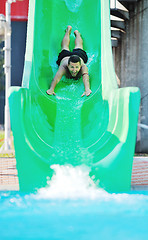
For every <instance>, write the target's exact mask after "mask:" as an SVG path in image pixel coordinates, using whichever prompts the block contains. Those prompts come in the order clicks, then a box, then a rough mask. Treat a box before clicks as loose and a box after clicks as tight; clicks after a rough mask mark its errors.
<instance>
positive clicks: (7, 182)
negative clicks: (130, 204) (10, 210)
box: [0, 156, 148, 191]
mask: <svg viewBox="0 0 148 240" xmlns="http://www.w3.org/2000/svg"><path fill="white" fill-rule="evenodd" d="M131 185H132V186H131V189H132V190H135V191H136V190H148V157H141V156H139V157H138V156H137V157H134V162H133V170H132V181H131ZM18 190H19V183H18V177H17V169H16V160H15V158H14V157H0V191H18Z"/></svg>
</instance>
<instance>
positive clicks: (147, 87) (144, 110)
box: [115, 0, 148, 153]
mask: <svg viewBox="0 0 148 240" xmlns="http://www.w3.org/2000/svg"><path fill="white" fill-rule="evenodd" d="M115 69H116V74H117V76H118V78H119V79H120V82H121V87H126V86H137V87H139V88H140V90H141V108H140V116H139V123H142V124H143V126H142V125H141V126H142V127H140V126H139V127H138V134H137V145H136V151H137V152H147V153H148V129H147V128H148V0H141V1H139V2H138V3H137V4H136V5H135V8H134V11H131V12H130V20H129V21H126V33H124V34H123V35H122V38H121V42H120V43H119V45H118V47H117V48H116V50H115Z"/></svg>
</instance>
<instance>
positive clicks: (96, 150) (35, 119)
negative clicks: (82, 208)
mask: <svg viewBox="0 0 148 240" xmlns="http://www.w3.org/2000/svg"><path fill="white" fill-rule="evenodd" d="M109 13H110V6H109V0H92V1H90V0H30V3H29V21H28V31H27V47H26V55H25V66H24V75H23V81H22V87H11V88H10V96H9V103H10V116H11V127H12V131H13V135H14V145H15V153H16V161H17V169H18V177H19V184H20V190H21V191H27V192H28V191H34V190H35V189H38V188H40V187H44V186H46V184H47V179H49V178H51V176H52V175H53V173H54V172H53V170H52V168H51V166H52V165H53V164H59V165H65V164H70V165H72V166H77V165H82V164H85V165H87V166H89V167H90V176H91V177H92V178H93V180H94V181H95V182H96V184H97V185H98V186H99V187H101V188H104V189H105V190H107V191H109V192H123V191H128V190H130V184H131V172H132V162H133V154H134V148H135V139H136V129H137V119H138V112H139V100H140V92H139V89H138V88H136V87H129V88H120V89H119V88H118V86H117V82H116V75H115V71H114V66H113V58H112V49H111V36H110V14H109ZM67 25H71V26H72V33H71V43H70V48H71V49H72V48H73V47H74V40H75V38H74V34H73V33H74V30H76V29H78V30H79V31H80V32H81V34H82V38H83V41H84V49H85V50H86V52H87V54H88V57H89V60H88V63H87V66H88V69H89V74H90V83H91V90H92V94H91V95H90V96H89V97H83V98H82V97H81V95H82V93H83V92H84V86H83V81H82V79H80V80H79V81H73V80H70V79H66V78H65V77H63V78H62V80H61V81H60V82H59V84H58V85H57V86H56V89H55V92H56V96H48V95H47V94H46V90H47V89H48V88H49V86H50V83H51V81H52V79H53V76H54V75H55V73H56V71H57V69H58V67H57V65H56V60H57V56H58V53H59V51H60V50H61V49H60V48H61V40H62V38H63V36H64V33H65V32H64V31H65V29H66V27H67Z"/></svg>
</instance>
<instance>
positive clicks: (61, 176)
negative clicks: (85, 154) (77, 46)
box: [0, 165, 148, 240]
mask: <svg viewBox="0 0 148 240" xmlns="http://www.w3.org/2000/svg"><path fill="white" fill-rule="evenodd" d="M52 169H53V170H54V171H55V174H54V175H53V177H52V179H51V180H48V185H47V187H45V188H41V189H39V190H38V192H37V193H36V194H27V195H26V194H20V193H10V192H6V193H3V192H2V193H1V194H0V204H1V208H0V222H1V224H0V239H3V240H5V239H24V240H26V239H35V240H40V239H52V240H54V239H60V240H69V239H72V240H73V239H82V240H90V239H92V240H98V239H99V240H104V239H105V240H112V239H114V240H119V239H120V240H125V239H126V240H146V239H147V238H148V231H147V219H148V195H144V192H143V193H138V194H137V193H136V194H131V193H130V194H127V193H123V194H115V193H112V194H110V193H107V192H106V191H105V190H103V189H99V188H97V187H96V185H95V183H94V182H93V180H92V179H91V178H90V177H89V172H90V169H89V167H86V166H85V165H81V166H76V167H73V166H71V165H63V166H60V165H52ZM146 194H147V192H146Z"/></svg>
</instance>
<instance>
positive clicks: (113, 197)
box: [33, 165, 148, 205]
mask: <svg viewBox="0 0 148 240" xmlns="http://www.w3.org/2000/svg"><path fill="white" fill-rule="evenodd" d="M52 169H54V171H55V175H53V177H52V179H51V180H49V181H48V186H47V187H45V188H41V189H39V190H38V193H37V194H35V195H34V196H33V197H34V198H35V199H59V200H62V199H70V200H76V199H83V200H97V201H103V202H104V201H115V202H117V203H123V204H124V203H126V204H128V205H129V204H130V205H132V204H137V203H141V204H142V202H143V201H147V200H148V196H145V195H143V194H127V193H124V194H115V193H113V194H110V193H108V192H106V191H105V190H103V189H100V188H98V187H97V186H96V185H95V183H94V182H93V180H92V179H91V178H90V176H89V172H90V168H89V167H87V166H85V165H82V166H77V167H73V166H71V165H66V166H60V165H52ZM139 201H140V202H139Z"/></svg>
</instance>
